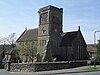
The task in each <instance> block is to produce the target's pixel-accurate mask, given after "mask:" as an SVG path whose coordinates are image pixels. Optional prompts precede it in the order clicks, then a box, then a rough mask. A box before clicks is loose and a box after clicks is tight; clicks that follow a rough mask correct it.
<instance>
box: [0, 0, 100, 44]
mask: <svg viewBox="0 0 100 75" xmlns="http://www.w3.org/2000/svg"><path fill="white" fill-rule="evenodd" d="M48 5H53V6H56V7H59V8H63V30H64V31H65V32H68V31H75V30H77V29H78V26H80V27H81V31H82V34H83V36H84V38H85V40H86V43H88V44H89V43H93V33H94V31H96V30H100V0H0V38H2V37H7V36H8V35H9V34H11V33H13V32H15V33H16V36H17V37H19V36H20V34H21V33H22V32H23V31H24V29H25V27H27V28H28V29H32V28H37V27H38V24H39V23H38V20H39V18H38V17H39V16H38V13H37V12H38V10H39V8H41V7H44V6H48ZM99 36H100V32H98V33H97V34H96V38H97V39H99Z"/></svg>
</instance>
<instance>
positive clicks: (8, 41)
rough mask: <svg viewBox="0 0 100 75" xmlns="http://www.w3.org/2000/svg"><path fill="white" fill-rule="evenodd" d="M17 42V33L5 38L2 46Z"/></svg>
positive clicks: (0, 40)
mask: <svg viewBox="0 0 100 75" xmlns="http://www.w3.org/2000/svg"><path fill="white" fill-rule="evenodd" d="M15 42H16V35H15V33H12V34H9V35H8V37H3V38H1V39H0V43H1V44H10V45H12V44H15Z"/></svg>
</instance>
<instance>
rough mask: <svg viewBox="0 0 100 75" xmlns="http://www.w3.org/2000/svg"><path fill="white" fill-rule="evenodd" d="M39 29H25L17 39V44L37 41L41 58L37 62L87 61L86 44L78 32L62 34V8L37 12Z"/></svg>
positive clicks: (50, 7)
mask: <svg viewBox="0 0 100 75" xmlns="http://www.w3.org/2000/svg"><path fill="white" fill-rule="evenodd" d="M38 13H39V27H38V28H36V29H29V30H27V29H25V31H24V32H23V33H22V34H21V36H20V37H19V38H18V39H17V44H21V43H22V42H24V41H25V40H27V41H37V43H38V49H37V54H38V55H39V56H40V57H41V59H40V60H39V61H43V62H46V61H48V62H49V61H53V59H56V61H69V60H86V59H88V52H87V44H86V42H85V40H84V37H83V35H82V33H81V29H80V26H79V27H78V30H76V31H72V32H63V8H57V7H54V6H51V5H49V6H46V7H43V8H40V9H39V11H38Z"/></svg>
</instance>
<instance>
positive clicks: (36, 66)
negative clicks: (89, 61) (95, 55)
mask: <svg viewBox="0 0 100 75" xmlns="http://www.w3.org/2000/svg"><path fill="white" fill-rule="evenodd" d="M83 65H86V62H73V61H70V62H36V63H11V64H10V71H13V72H36V71H47V70H58V69H68V68H72V67H77V66H83Z"/></svg>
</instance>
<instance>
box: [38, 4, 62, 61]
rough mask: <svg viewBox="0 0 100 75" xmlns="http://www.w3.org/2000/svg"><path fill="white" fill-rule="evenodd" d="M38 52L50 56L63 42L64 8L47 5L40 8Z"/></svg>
mask: <svg viewBox="0 0 100 75" xmlns="http://www.w3.org/2000/svg"><path fill="white" fill-rule="evenodd" d="M38 13H39V29H38V53H39V54H40V56H42V57H43V56H44V55H45V54H46V52H47V53H49V54H47V55H49V56H48V57H47V56H46V57H47V59H48V58H50V57H52V56H53V55H54V53H55V50H57V49H58V48H59V45H60V43H61V34H62V32H63V30H62V18H63V9H62V8H56V7H53V6H50V5H49V6H47V7H44V8H41V9H39V11H38ZM47 61H48V60H47Z"/></svg>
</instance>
